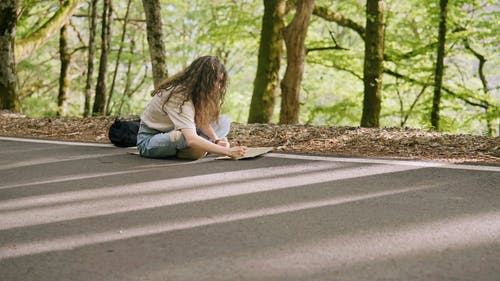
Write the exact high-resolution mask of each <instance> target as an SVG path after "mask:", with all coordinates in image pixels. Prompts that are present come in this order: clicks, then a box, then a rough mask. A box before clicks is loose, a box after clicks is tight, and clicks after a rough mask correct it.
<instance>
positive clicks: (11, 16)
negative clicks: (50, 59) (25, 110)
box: [0, 0, 20, 112]
mask: <svg viewBox="0 0 500 281" xmlns="http://www.w3.org/2000/svg"><path fill="white" fill-rule="evenodd" d="M16 11H17V0H3V1H1V2H0V106H1V109H8V110H11V111H14V112H18V111H19V110H20V105H19V101H18V98H17V93H16V90H17V82H16V60H15V56H14V50H15V47H14V40H15V37H16V23H17V14H16Z"/></svg>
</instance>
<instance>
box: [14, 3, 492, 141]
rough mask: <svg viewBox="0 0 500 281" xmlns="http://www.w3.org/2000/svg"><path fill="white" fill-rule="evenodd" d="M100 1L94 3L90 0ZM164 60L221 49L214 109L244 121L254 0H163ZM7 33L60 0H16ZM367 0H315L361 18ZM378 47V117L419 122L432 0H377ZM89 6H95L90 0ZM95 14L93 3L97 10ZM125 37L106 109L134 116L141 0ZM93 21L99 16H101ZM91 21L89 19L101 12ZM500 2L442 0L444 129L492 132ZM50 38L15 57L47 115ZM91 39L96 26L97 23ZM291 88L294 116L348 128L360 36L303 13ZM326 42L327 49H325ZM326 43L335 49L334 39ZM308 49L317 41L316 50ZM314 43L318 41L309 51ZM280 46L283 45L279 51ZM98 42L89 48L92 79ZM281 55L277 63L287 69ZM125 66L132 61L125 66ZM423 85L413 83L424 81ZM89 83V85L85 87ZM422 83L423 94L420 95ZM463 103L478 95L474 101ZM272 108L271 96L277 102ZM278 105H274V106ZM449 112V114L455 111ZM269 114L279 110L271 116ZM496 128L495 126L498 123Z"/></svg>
mask: <svg viewBox="0 0 500 281" xmlns="http://www.w3.org/2000/svg"><path fill="white" fill-rule="evenodd" d="M99 2H101V1H99ZM127 2H128V0H116V1H113V6H114V17H115V18H121V19H123V17H124V15H125V8H126V4H127ZM161 2H162V11H161V12H162V19H163V25H164V30H163V31H164V35H165V45H166V46H165V47H166V50H167V65H168V72H169V74H170V75H172V74H174V73H175V72H177V71H179V70H181V69H182V68H183V67H185V66H186V65H187V64H189V63H190V62H191V61H192V60H193V59H194V58H196V57H198V56H200V55H205V54H214V55H218V56H220V57H221V58H222V59H223V60H224V62H225V64H226V67H227V69H228V72H229V74H230V84H229V88H228V93H227V97H226V101H225V104H224V108H223V112H224V113H225V114H228V115H229V116H230V118H232V119H233V120H235V121H237V122H240V123H243V122H245V121H246V119H247V117H248V109H249V105H250V100H251V94H252V90H253V89H252V87H253V80H254V76H255V73H256V66H257V55H258V44H259V34H260V24H261V16H262V13H263V5H262V1H252V0H244V1H232V0H190V1H181V0H169V1H167V0H163V1H161ZM22 3H23V6H22V9H21V11H22V15H21V17H20V18H19V22H18V27H17V37H18V38H23V37H25V36H27V35H29V33H30V32H32V31H33V30H36V28H37V27H39V26H41V25H42V24H43V23H44V22H45V21H46V19H48V18H50V17H51V15H53V13H54V12H55V11H56V10H57V8H58V7H59V3H58V1H52V0H51V1H48V0H41V1H39V0H24V1H22ZM365 3H366V1H365V0H349V1H334V0H316V5H320V6H325V7H328V8H329V9H331V10H332V11H336V12H339V13H341V14H342V15H344V16H345V17H347V18H349V19H351V20H353V21H354V22H356V23H358V24H359V25H361V26H364V25H365V21H366V19H365ZM385 3H386V14H385V20H386V27H385V39H386V41H385V55H386V59H387V60H386V61H385V62H384V66H385V68H386V70H388V71H391V72H392V73H397V74H398V75H399V76H396V75H393V74H389V73H388V72H386V73H385V74H384V77H383V83H384V84H383V101H382V102H383V104H382V117H381V120H380V121H381V124H382V126H386V127H394V126H401V124H402V120H405V118H407V120H406V122H405V123H404V126H409V127H419V128H429V118H430V106H431V104H432V91H433V86H432V83H433V75H434V67H435V66H434V64H435V59H436V42H437V30H438V23H439V5H438V4H439V3H438V1H435V0H408V1H400V0H386V1H385ZM88 7H89V0H84V1H82V4H81V5H80V7H79V10H78V11H77V12H76V14H75V16H73V17H72V19H71V27H70V28H69V36H70V40H69V43H70V50H71V51H73V52H74V53H73V55H72V61H71V62H72V63H71V67H70V76H71V84H70V90H69V96H68V102H67V106H66V111H65V114H66V115H69V116H81V114H82V111H83V92H84V87H85V80H86V70H87V50H86V49H85V48H86V46H87V44H88V36H89V30H88V26H89V20H88V18H87V17H86V15H88ZM98 9H99V10H100V9H102V7H101V4H99V7H98ZM99 14H100V12H99ZM129 19H130V21H129V22H128V23H127V33H126V40H125V43H124V46H123V53H122V54H121V58H120V62H119V68H118V73H117V79H116V85H115V89H114V93H113V98H112V100H111V106H112V110H111V114H113V115H115V114H140V113H141V111H142V110H143V108H144V107H145V105H146V104H147V102H148V101H149V99H150V92H151V90H152V79H151V66H150V62H149V51H148V44H147V39H146V31H145V30H146V28H145V23H144V22H143V21H141V20H142V19H144V12H143V9H142V1H141V0H132V6H131V9H130V15H129ZM99 20H100V19H99ZM99 20H98V21H99ZM123 24H124V21H123V20H118V19H115V20H114V21H113V23H112V36H113V37H112V42H111V49H112V51H111V54H110V65H109V68H108V69H109V73H108V85H109V86H108V89H109V87H110V85H111V79H112V77H113V71H114V65H115V62H116V59H117V51H118V48H119V45H120V42H121V32H122V29H123ZM498 30H500V4H499V3H498V1H494V0H457V1H450V2H449V10H448V33H447V44H446V58H445V66H446V68H445V73H444V85H443V86H444V87H445V89H447V90H448V91H444V92H443V104H442V110H441V121H442V124H441V125H442V128H443V130H446V131H448V132H460V133H475V134H484V133H485V132H486V131H487V128H486V124H487V121H489V122H490V123H491V124H492V125H493V127H494V128H496V130H498V127H499V126H498V124H499V122H500V121H499V120H500V116H499V115H500V113H499V112H500V110H499V109H498V108H499V106H500V102H499V100H500V90H499V89H500V73H499V72H498V69H499V65H500V47H499V46H500V34H499V33H498ZM58 39H59V38H57V36H54V38H52V39H51V40H50V41H49V42H48V43H47V44H46V45H45V46H44V47H42V48H41V49H39V50H38V51H37V52H36V53H34V54H33V55H32V56H31V57H30V58H29V59H26V60H24V61H22V62H21V63H19V65H18V81H19V92H20V96H21V99H22V110H23V112H24V113H25V114H28V115H36V116H50V115H54V114H55V112H56V104H57V92H58V78H59V67H60V66H59V54H58ZM96 39H97V46H98V47H99V45H100V24H98V25H97V38H96ZM466 42H468V44H469V46H470V48H471V49H473V50H475V51H476V52H477V53H479V54H481V55H482V56H484V58H485V59H486V63H485V64H484V74H485V77H486V80H487V82H488V88H487V90H486V91H485V89H484V85H483V83H482V81H481V79H480V77H479V73H478V67H479V60H478V58H477V56H476V55H474V54H473V53H472V52H471V50H469V49H467V48H466V45H465V43H466ZM306 45H307V48H308V49H310V52H309V53H308V55H307V57H306V66H305V72H304V79H303V83H302V88H301V94H302V96H301V113H300V120H301V121H302V122H303V123H308V124H326V125H346V126H357V125H358V124H359V120H360V118H361V111H362V101H363V100H362V99H363V94H362V93H363V82H362V75H363V56H364V41H363V39H362V38H361V37H360V36H359V34H357V33H356V32H354V31H353V30H351V29H349V28H347V27H342V26H339V25H338V24H336V23H334V22H327V21H325V20H324V19H321V18H318V17H315V16H314V17H313V18H312V21H311V25H310V28H309V30H308V37H307V42H306ZM328 47H330V48H329V49H328ZM333 47H335V48H333ZM315 48H316V50H314V49H315ZM318 48H324V50H317V49H318ZM284 55H286V54H284ZM99 56H100V49H99V48H97V49H96V54H95V57H94V65H95V68H94V74H93V75H94V77H93V82H94V83H95V81H96V79H97V77H96V76H97V67H98V58H99ZM285 62H286V60H285V57H283V60H282V73H283V72H284V69H285V67H286V64H285ZM129 64H130V65H131V67H130V69H129ZM424 85H427V86H426V87H425V90H424V91H423V92H422V89H423V88H424ZM94 88H95V86H94ZM421 92H422V93H421ZM471 103H476V104H483V105H484V104H486V103H488V104H489V105H488V106H489V108H488V110H487V111H486V110H485V109H484V108H482V107H478V106H473V105H471ZM277 105H278V107H279V99H278V100H277ZM274 112H275V114H276V116H277V114H279V108H277V109H276V110H275V111H274ZM457 117H459V118H457ZM273 121H274V122H276V121H277V117H276V118H274V120H273ZM496 134H498V132H496Z"/></svg>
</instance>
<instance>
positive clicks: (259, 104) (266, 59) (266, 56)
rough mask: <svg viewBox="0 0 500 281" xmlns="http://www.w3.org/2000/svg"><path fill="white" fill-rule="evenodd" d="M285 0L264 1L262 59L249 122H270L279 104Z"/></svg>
mask: <svg viewBox="0 0 500 281" xmlns="http://www.w3.org/2000/svg"><path fill="white" fill-rule="evenodd" d="M285 4H286V1H285V0H264V16H263V19H262V29H261V33H260V46H259V61H258V63H257V74H256V75H255V80H254V83H253V85H254V88H253V94H252V102H251V104H250V114H249V117H248V123H268V122H269V121H270V120H271V118H272V116H273V111H274V105H275V103H276V91H277V90H278V83H279V70H280V61H281V52H282V49H283V38H282V36H281V29H282V28H283V27H284V25H285V23H284V16H285V7H286V5H285Z"/></svg>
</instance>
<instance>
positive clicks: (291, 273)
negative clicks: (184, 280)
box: [142, 211, 500, 280]
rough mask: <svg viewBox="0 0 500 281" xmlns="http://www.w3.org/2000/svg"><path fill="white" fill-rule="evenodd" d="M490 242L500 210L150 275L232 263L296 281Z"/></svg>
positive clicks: (498, 231) (497, 236)
mask: <svg viewBox="0 0 500 281" xmlns="http://www.w3.org/2000/svg"><path fill="white" fill-rule="evenodd" d="M489 244H491V245H497V246H498V245H499V244H500V212H498V211H497V212H488V213H482V214H477V215H464V216H459V217H454V218H449V219H442V220H435V221H431V222H427V223H420V224H413V225H407V226H403V227H394V228H387V229H383V230H373V231H364V232H361V233H349V234H344V235H338V236H332V237H330V238H322V239H318V240H309V241H300V242H291V243H289V244H286V245H279V246H276V247H268V248H263V249H262V250H261V251H259V252H252V254H251V255H245V254H242V253H235V254H229V255H225V256H221V257H217V258H214V257H210V258H199V259H197V260H194V261H191V262H188V263H184V264H176V265H175V266H170V267H168V272H163V271H161V270H160V271H157V272H150V273H149V274H148V275H149V276H146V277H147V278H153V276H185V275H188V276H189V275H191V274H194V275H196V274H199V273H200V272H193V271H196V270H198V269H199V270H201V271H203V274H205V275H207V276H210V275H211V274H215V275H216V274H217V273H218V272H215V270H219V269H220V268H221V267H222V266H224V265H225V264H227V263H230V264H231V268H230V269H228V271H230V273H232V274H237V275H238V276H245V278H247V279H248V280H278V279H279V280H281V279H282V278H283V276H287V277H289V278H290V279H292V280H308V277H309V276H313V275H314V274H317V273H319V272H324V271H329V272H335V271H337V270H344V271H345V270H347V269H348V268H350V267H355V266H359V265H369V264H375V263H378V262H383V261H387V260H399V259H402V258H404V257H411V256H418V255H426V254H432V253H438V252H441V251H446V250H450V249H465V248H473V247H479V246H483V245H489ZM256 269H258V270H256ZM142 277H145V276H142ZM153 279H154V278H153Z"/></svg>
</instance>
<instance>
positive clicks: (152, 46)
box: [142, 0, 168, 87]
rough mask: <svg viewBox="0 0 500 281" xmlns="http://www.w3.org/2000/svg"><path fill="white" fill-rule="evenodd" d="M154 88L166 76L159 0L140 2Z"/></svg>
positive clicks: (143, 0)
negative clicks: (144, 14)
mask: <svg viewBox="0 0 500 281" xmlns="http://www.w3.org/2000/svg"><path fill="white" fill-rule="evenodd" d="M142 5H143V6H144V12H145V13H146V29H147V34H148V44H149V53H150V55H151V65H152V68H153V81H154V85H155V87H157V86H158V85H159V83H160V82H161V80H162V79H163V78H165V76H167V75H168V72H167V63H166V55H165V45H164V44H163V32H162V22H161V13H160V11H161V9H160V1H159V0H142Z"/></svg>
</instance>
